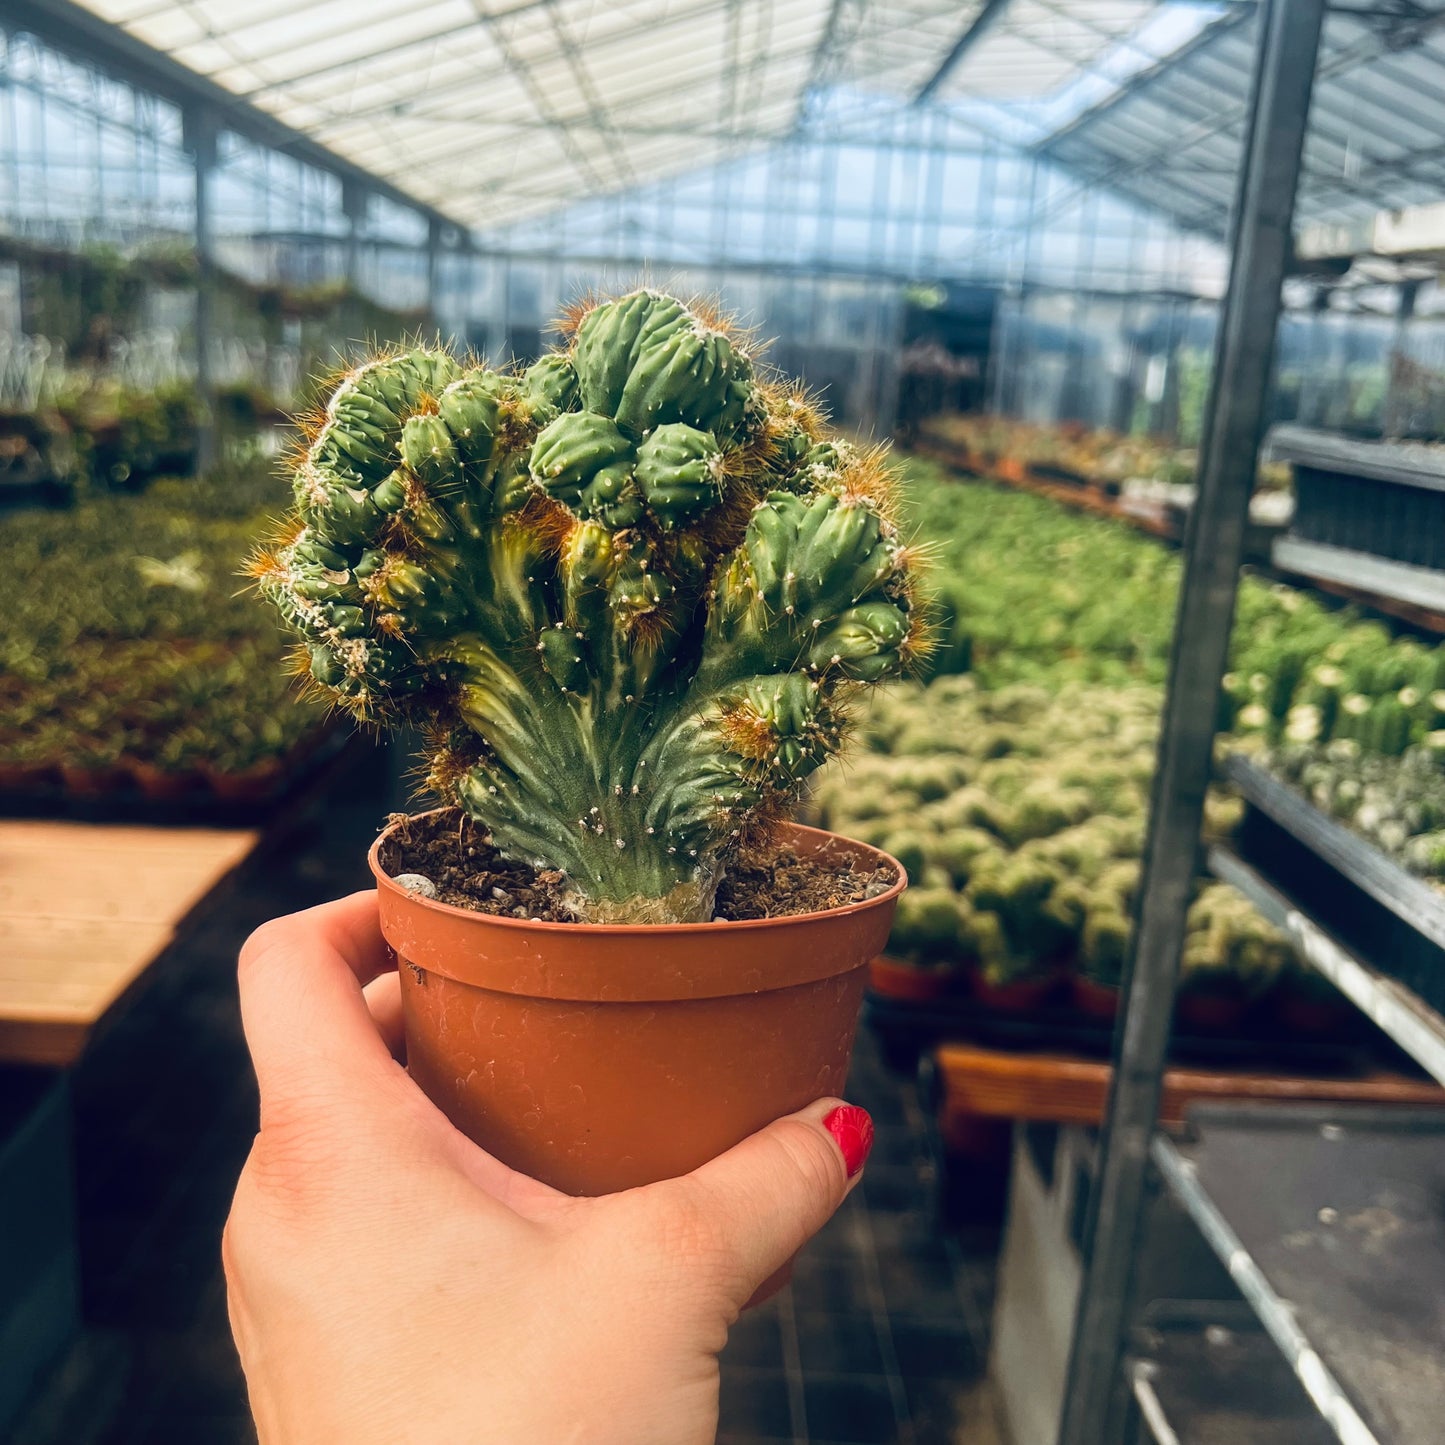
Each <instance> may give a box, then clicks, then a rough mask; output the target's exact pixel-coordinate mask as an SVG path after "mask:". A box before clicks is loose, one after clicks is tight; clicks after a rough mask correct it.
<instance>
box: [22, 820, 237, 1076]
mask: <svg viewBox="0 0 1445 1445" xmlns="http://www.w3.org/2000/svg"><path fill="white" fill-rule="evenodd" d="M259 838H260V834H259V833H258V832H255V831H249V830H239V829H210V828H143V827H130V826H126V825H119V824H116V825H112V824H93V823H53V822H43V821H35V822H31V821H24V822H16V821H4V822H0V1063H10V1064H48V1065H52V1066H57V1067H63V1066H65V1065H68V1064H72V1063H74V1062H75V1060H76V1059H77V1058H79V1056H80V1054H81V1052H82V1051H83V1050H84V1048H85V1045H86V1042H87V1040H88V1039H89V1038H90V1035H91V1033H92V1031H93V1030H94V1029H95V1026H96V1025H97V1024H98V1023H99V1022H100V1020H101V1019H102V1018H104V1016H105V1015H106V1014H107V1013H108V1012H109V1011H110V1010H111V1009H113V1008H114V1007H115V1006H116V1004H118V1003H119V1002H120V1001H121V999H123V998H124V997H125V995H126V994H127V993H128V992H129V991H130V990H131V989H132V988H133V987H134V986H135V984H136V983H137V981H138V980H139V979H140V977H141V976H142V974H144V973H145V971H146V969H147V968H148V967H149V966H150V964H151V962H152V961H153V960H154V959H155V958H156V956H157V955H158V954H159V953H160V952H161V951H162V950H163V949H164V948H165V947H166V945H167V944H168V943H170V941H171V939H172V938H173V937H174V936H175V932H176V928H177V925H178V924H179V923H180V922H181V920H182V919H183V918H184V917H185V916H186V914H188V913H189V912H190V911H191V910H192V909H193V908H194V907H195V906H196V904H197V903H199V902H200V901H201V899H202V898H204V897H205V896H206V894H207V893H209V892H210V891H211V889H213V888H214V887H215V886H216V885H217V884H218V883H219V882H220V881H221V880H222V879H223V878H224V877H225V876H226V875H227V874H228V873H230V872H231V871H232V870H233V869H234V868H236V867H237V866H238V865H239V864H240V863H241V862H242V861H243V860H244V859H245V858H246V857H247V856H248V855H249V854H250V852H251V850H252V849H253V848H254V847H255V846H256V843H257V841H258V839H259Z"/></svg>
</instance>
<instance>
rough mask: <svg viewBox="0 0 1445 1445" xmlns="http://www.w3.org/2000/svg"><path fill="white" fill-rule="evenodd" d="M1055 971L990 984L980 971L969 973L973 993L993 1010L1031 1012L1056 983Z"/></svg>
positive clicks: (1045, 998) (1047, 995) (998, 1011)
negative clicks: (1008, 981) (971, 976)
mask: <svg viewBox="0 0 1445 1445" xmlns="http://www.w3.org/2000/svg"><path fill="white" fill-rule="evenodd" d="M1058 982H1059V980H1058V976H1057V975H1056V974H1051V973H1045V974H1038V975H1036V976H1035V977H1033V978H1018V979H1014V980H1013V981H1012V982H1011V983H990V982H989V981H988V980H987V979H986V978H985V977H984V976H983V974H982V973H976V974H974V976H973V996H974V998H976V999H977V1000H978V1001H979V1003H981V1004H983V1005H984V1007H985V1008H991V1009H993V1010H995V1011H996V1012H997V1013H1009V1014H1031V1013H1034V1012H1036V1011H1037V1010H1038V1009H1041V1008H1042V1007H1043V1006H1044V1005H1045V1004H1046V1003H1047V1002H1048V1001H1049V999H1050V998H1051V997H1052V996H1053V992H1054V989H1055V988H1056V987H1057V986H1058Z"/></svg>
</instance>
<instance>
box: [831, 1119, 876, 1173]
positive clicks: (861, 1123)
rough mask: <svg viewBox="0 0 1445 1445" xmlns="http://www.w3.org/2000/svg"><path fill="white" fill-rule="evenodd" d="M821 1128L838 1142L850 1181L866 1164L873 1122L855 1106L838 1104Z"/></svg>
mask: <svg viewBox="0 0 1445 1445" xmlns="http://www.w3.org/2000/svg"><path fill="white" fill-rule="evenodd" d="M823 1127H824V1128H825V1129H826V1130H827V1131H828V1132H829V1133H830V1134H831V1135H832V1136H833V1137H834V1139H836V1140H837V1141H838V1147H839V1149H841V1150H842V1151H843V1163H844V1164H845V1165H846V1166H847V1168H848V1177H849V1178H850V1179H851V1178H852V1177H853V1176H854V1175H855V1174H856V1173H857V1172H858V1171H859V1170H860V1169H861V1168H862V1167H863V1166H864V1164H866V1163H867V1162H868V1151H869V1150H870V1149H872V1147H873V1120H872V1119H871V1118H869V1116H868V1111H867V1109H860V1108H859V1107H858V1106H857V1104H840V1105H839V1106H838V1107H837V1108H836V1109H834V1110H833V1112H832V1113H831V1114H829V1115H828V1116H827V1118H825V1119H824V1120H823Z"/></svg>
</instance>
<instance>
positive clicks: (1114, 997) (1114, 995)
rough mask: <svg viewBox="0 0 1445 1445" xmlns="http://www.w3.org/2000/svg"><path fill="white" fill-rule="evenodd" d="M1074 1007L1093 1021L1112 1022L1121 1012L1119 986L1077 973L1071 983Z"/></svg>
mask: <svg viewBox="0 0 1445 1445" xmlns="http://www.w3.org/2000/svg"><path fill="white" fill-rule="evenodd" d="M1070 988H1071V990H1072V993H1073V999H1074V1007H1075V1008H1076V1009H1078V1011H1079V1012H1080V1013H1081V1014H1084V1015H1086V1016H1087V1017H1089V1018H1091V1019H1104V1020H1106V1021H1107V1020H1111V1019H1113V1018H1114V1016H1115V1015H1116V1014H1117V1013H1118V1012H1119V993H1120V990H1119V986H1118V984H1112V983H1099V982H1098V981H1097V980H1096V979H1092V978H1086V977H1085V976H1084V975H1083V974H1081V973H1076V974H1075V975H1074V977H1073V979H1072V980H1071V981H1070Z"/></svg>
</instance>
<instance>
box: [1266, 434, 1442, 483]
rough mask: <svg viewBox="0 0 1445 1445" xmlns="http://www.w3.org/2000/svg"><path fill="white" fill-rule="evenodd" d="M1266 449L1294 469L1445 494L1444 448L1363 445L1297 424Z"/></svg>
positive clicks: (1274, 436)
mask: <svg viewBox="0 0 1445 1445" xmlns="http://www.w3.org/2000/svg"><path fill="white" fill-rule="evenodd" d="M1267 446H1268V450H1269V453H1270V455H1271V456H1272V457H1273V458H1274V459H1275V460H1276V461H1281V462H1289V463H1290V464H1291V465H1293V466H1297V467H1311V468H1315V469H1318V470H1320V471H1327V472H1340V473H1343V474H1345V475H1349V476H1356V477H1367V478H1369V479H1370V480H1371V481H1376V482H1391V483H1393V484H1394V485H1395V486H1398V487H1420V488H1422V489H1424V490H1426V491H1432V492H1445V448H1441V447H1436V446H1424V445H1421V444H1420V443H1418V442H1376V441H1363V440H1360V439H1358V438H1355V437H1347V436H1340V435H1339V434H1338V433H1337V432H1328V431H1319V430H1317V429H1316V428H1314V427H1306V426H1297V425H1295V424H1294V423H1292V422H1288V423H1284V424H1282V425H1280V426H1276V427H1275V428H1273V430H1272V431H1271V432H1270V434H1269V439H1268V443H1267Z"/></svg>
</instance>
